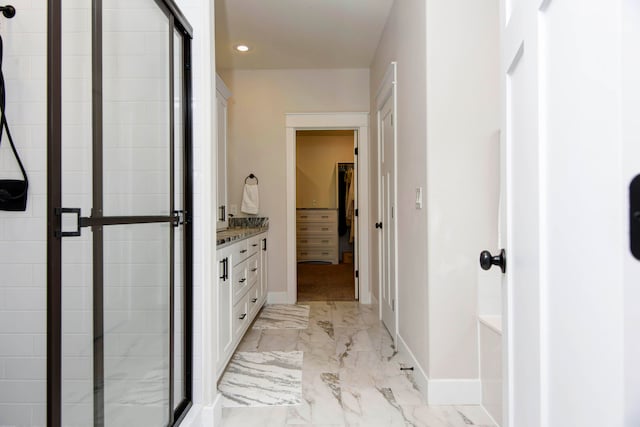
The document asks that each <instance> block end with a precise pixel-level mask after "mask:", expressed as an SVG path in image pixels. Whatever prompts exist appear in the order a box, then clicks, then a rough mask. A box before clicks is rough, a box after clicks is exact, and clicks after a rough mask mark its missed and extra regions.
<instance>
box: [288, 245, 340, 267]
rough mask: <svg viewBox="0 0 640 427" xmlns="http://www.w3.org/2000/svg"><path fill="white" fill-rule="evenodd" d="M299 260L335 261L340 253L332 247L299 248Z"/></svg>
mask: <svg viewBox="0 0 640 427" xmlns="http://www.w3.org/2000/svg"><path fill="white" fill-rule="evenodd" d="M297 255H298V256H297V258H298V261H329V262H333V263H335V259H336V258H337V256H338V253H337V252H336V250H335V249H334V248H330V249H301V248H298V254H297Z"/></svg>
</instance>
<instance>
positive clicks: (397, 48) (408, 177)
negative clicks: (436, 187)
mask: <svg viewBox="0 0 640 427" xmlns="http://www.w3.org/2000/svg"><path fill="white" fill-rule="evenodd" d="M425 24H426V10H425V2H424V1H421V0H396V1H395V2H394V4H393V7H392V9H391V13H390V16H389V19H388V20H387V24H386V26H385V29H384V33H383V35H382V38H381V40H380V43H379V45H378V48H377V50H376V55H375V57H374V60H373V62H372V64H371V69H370V71H371V86H370V91H371V107H370V108H371V139H370V141H371V149H370V153H371V160H370V170H371V171H372V173H371V176H372V180H371V183H372V188H371V199H370V206H371V212H372V214H373V215H375V217H377V216H378V214H377V212H378V193H377V192H378V189H377V182H378V178H377V177H378V172H377V171H378V158H377V118H376V109H375V108H376V107H375V102H376V100H375V95H376V93H377V91H378V89H379V87H380V84H381V82H382V79H383V77H384V74H385V72H386V71H387V67H388V66H389V64H390V62H391V61H397V62H398V68H397V73H398V76H397V77H398V84H397V90H398V111H397V122H396V129H397V133H398V140H397V164H398V165H399V166H398V171H397V176H398V180H397V185H398V193H397V199H398V206H397V222H398V235H397V240H398V265H397V271H398V283H399V284H400V285H399V289H398V297H397V304H398V306H397V307H398V312H399V314H400V317H399V332H400V336H401V337H402V339H403V340H404V341H405V342H406V343H407V345H408V346H409V348H410V349H411V351H412V352H413V353H414V355H415V356H416V358H417V359H418V361H419V363H420V365H421V366H422V368H423V369H427V368H428V365H429V354H428V341H429V330H428V323H427V320H428V310H429V307H428V289H427V267H426V260H427V238H426V237H427V208H428V205H427V206H425V208H423V209H422V210H418V209H416V208H415V199H414V198H415V189H416V187H422V188H423V189H426V188H427V174H426V167H425V165H426V159H427V126H426V117H427V103H426V93H427V92H426V77H427V68H426V67H427V62H426V27H425ZM374 177H375V178H374ZM376 221H379V218H378V219H377V220H376ZM376 221H373V222H376ZM374 230H375V229H374ZM373 236H374V238H373V239H372V242H373V244H372V251H371V253H372V254H377V253H378V250H377V248H378V244H379V233H377V232H376V233H373ZM371 261H372V263H371V279H372V280H371V287H372V290H373V292H374V293H375V295H376V298H378V287H379V283H378V259H377V257H375V256H374V257H372V260H371Z"/></svg>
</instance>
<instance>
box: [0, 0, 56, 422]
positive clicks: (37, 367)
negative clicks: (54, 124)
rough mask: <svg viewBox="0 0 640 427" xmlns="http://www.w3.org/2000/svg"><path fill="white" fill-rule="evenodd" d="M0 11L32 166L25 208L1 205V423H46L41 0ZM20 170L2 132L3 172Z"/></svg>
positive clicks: (15, 107)
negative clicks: (12, 11)
mask: <svg viewBox="0 0 640 427" xmlns="http://www.w3.org/2000/svg"><path fill="white" fill-rule="evenodd" d="M12 4H13V5H14V6H15V7H16V9H17V14H16V16H15V17H14V18H13V19H6V18H4V17H0V35H2V38H3V41H4V61H3V71H4V75H5V79H6V89H7V109H6V116H7V120H8V122H9V125H10V128H11V132H12V135H13V137H14V140H15V143H16V146H17V148H18V150H19V152H20V156H21V157H22V160H23V163H24V165H25V167H26V169H27V171H28V174H29V184H30V187H29V200H28V206H27V211H26V212H3V211H0V272H1V273H0V425H2V426H13V425H15V426H32V425H33V426H36V425H44V424H45V419H44V418H45V396H46V392H45V386H46V335H45V334H46V303H45V300H46V264H45V263H46V246H45V230H46V217H45V209H46V148H47V144H46V143H47V140H46V99H47V98H46V96H47V95H46V77H47V76H46V53H47V50H46V30H47V22H46V8H45V7H46V2H44V1H41V0H19V1H14V2H12ZM19 177H20V172H19V169H18V167H17V164H16V162H15V160H14V159H13V155H12V153H11V150H10V148H9V144H8V141H7V139H6V134H5V135H4V136H3V140H2V144H1V146H0V178H19Z"/></svg>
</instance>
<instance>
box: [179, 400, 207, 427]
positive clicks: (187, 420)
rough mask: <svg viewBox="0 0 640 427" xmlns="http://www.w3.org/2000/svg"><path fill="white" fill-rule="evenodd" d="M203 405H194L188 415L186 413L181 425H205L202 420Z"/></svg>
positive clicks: (185, 426) (186, 426) (187, 426)
mask: <svg viewBox="0 0 640 427" xmlns="http://www.w3.org/2000/svg"><path fill="white" fill-rule="evenodd" d="M202 409H203V407H202V405H197V404H195V405H193V406H192V407H191V409H189V412H187V415H185V417H184V420H182V422H181V423H180V426H181V427H200V426H203V425H204V423H203V422H202Z"/></svg>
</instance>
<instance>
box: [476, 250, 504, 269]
mask: <svg viewBox="0 0 640 427" xmlns="http://www.w3.org/2000/svg"><path fill="white" fill-rule="evenodd" d="M494 265H498V266H500V270H502V272H503V273H505V272H506V271H507V256H506V253H505V251H504V249H501V250H500V255H496V256H493V255H491V252H489V251H482V252H481V253H480V267H482V269H483V270H489V269H490V268H491V267H492V266H494Z"/></svg>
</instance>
